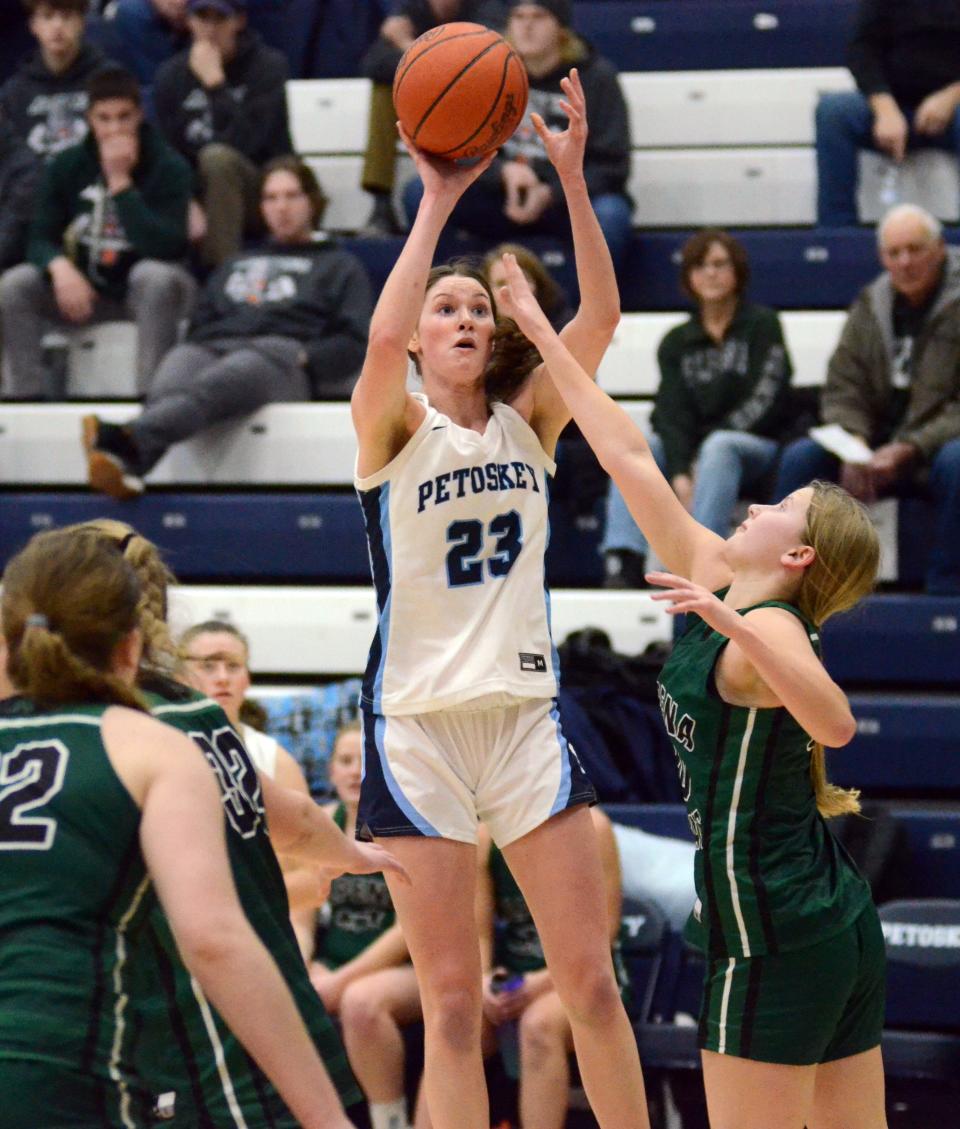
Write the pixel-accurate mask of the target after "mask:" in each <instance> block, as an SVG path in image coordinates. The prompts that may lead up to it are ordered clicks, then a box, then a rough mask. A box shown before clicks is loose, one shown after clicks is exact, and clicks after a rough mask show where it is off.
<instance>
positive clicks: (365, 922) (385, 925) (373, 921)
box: [319, 804, 396, 968]
mask: <svg viewBox="0 0 960 1129" xmlns="http://www.w3.org/2000/svg"><path fill="white" fill-rule="evenodd" d="M333 821H334V823H336V825H337V826H338V827H339V828H340V830H341V831H342V830H343V829H344V827H346V823H347V811H346V808H345V807H344V806H343V804H338V805H337V807H336V810H335V811H334V813H333ZM328 901H329V903H330V922H329V924H328V925H327V928H326V930H325V932H324V935H323V941H322V945H321V949H320V953H319V957H320V959H321V960H322V961H323V963H324V964H325V965H326V966H327V967H328V968H339V967H340V966H341V965H344V964H346V963H347V961H349V960H353V958H354V957H355V956H359V955H360V953H362V952H363V950H364V949H365V948H367V947H368V946H369V945H372V944H373V942H374V941H375V940H376V939H377V938H378V937H379V936H380V935H381V934H382V933H385V932H386V931H387V930H388V929H389V928H390V926H391V925H393V923H394V921H395V920H396V914H395V913H394V910H393V902H392V901H391V900H390V891H389V890H388V889H387V880H386V879H385V878H384V877H383V875H382V874H341V875H340V877H339V878H335V879H334V880H333V882H332V883H331V884H330V897H329V899H328Z"/></svg>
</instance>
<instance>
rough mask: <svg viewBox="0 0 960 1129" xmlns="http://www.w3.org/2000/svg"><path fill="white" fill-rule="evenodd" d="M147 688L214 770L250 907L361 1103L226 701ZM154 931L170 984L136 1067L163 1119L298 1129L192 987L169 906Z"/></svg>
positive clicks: (154, 1002) (177, 688) (306, 1016)
mask: <svg viewBox="0 0 960 1129" xmlns="http://www.w3.org/2000/svg"><path fill="white" fill-rule="evenodd" d="M147 686H149V687H150V688H149V689H146V688H145V697H146V699H147V704H148V705H149V707H150V712H151V713H152V714H153V716H154V717H156V718H158V719H159V720H161V721H164V722H166V723H167V724H168V725H172V726H174V727H175V728H176V729H179V730H181V731H182V732H183V733H186V734H187V735H188V736H189V737H191V738H192V739H193V740H194V741H195V742H196V743H197V744H198V745H199V746H200V749H201V750H202V751H203V754H204V756H205V757H206V758H207V762H208V763H209V765H210V767H211V768H212V769H213V772H214V775H215V777H216V779H217V783H218V785H219V787H220V792H221V797H222V801H223V808H224V814H225V816H226V821H227V847H228V851H229V856H230V864H231V867H232V870H233V876H234V881H235V882H236V884H237V890H238V892H239V894H240V904H241V905H242V906H243V909H244V912H245V913H246V915H247V919H248V920H249V921H250V924H251V925H252V926H253V928H254V930H255V932H256V933H257V936H259V938H260V939H261V941H263V943H264V945H265V946H266V948H267V949H268V950H269V951H270V953H272V954H273V958H274V960H275V961H276V962H277V966H278V967H279V969H280V971H281V973H282V975H283V978H284V980H285V981H286V983H287V985H288V987H289V988H290V991H291V992H292V993H293V997H294V999H295V1001H296V1004H297V1007H298V1009H299V1010H300V1014H301V1015H302V1016H303V1020H304V1022H305V1023H306V1025H307V1029H308V1030H309V1032H310V1034H311V1036H312V1038H313V1041H314V1045H315V1046H316V1048H317V1051H318V1052H319V1054H320V1056H321V1058H322V1059H323V1061H324V1064H325V1065H326V1067H327V1070H328V1072H329V1073H330V1076H331V1079H332V1080H333V1082H334V1085H335V1086H336V1088H337V1090H338V1092H339V1094H340V1098H341V1101H342V1102H343V1104H344V1105H345V1106H348V1105H351V1104H353V1103H354V1102H357V1101H359V1100H360V1098H361V1094H360V1091H359V1090H358V1089H357V1086H356V1083H355V1082H354V1080H353V1076H352V1075H351V1073H350V1068H349V1065H348V1064H347V1059H346V1054H345V1053H344V1050H343V1046H342V1044H341V1042H340V1038H339V1036H338V1034H337V1032H336V1029H335V1028H334V1026H333V1024H332V1023H331V1021H330V1019H329V1017H328V1016H327V1014H326V1011H325V1010H324V1007H323V1004H322V1003H321V1002H320V1000H319V998H318V996H317V993H316V992H315V991H314V989H313V986H312V985H311V983H310V980H309V977H308V975H307V970H306V968H305V966H304V963H303V957H302V956H301V954H300V949H299V946H298V945H297V940H296V936H295V934H294V932H293V928H292V926H291V924H290V911H289V906H288V903H287V895H286V888H285V886H284V883H283V875H282V874H281V873H280V867H279V864H278V863H277V858H276V855H275V854H274V850H273V847H272V845H271V842H270V836H269V834H268V832H267V823H266V818H265V814H264V808H263V800H262V794H261V784H260V779H259V777H258V774H257V770H256V768H255V767H254V765H253V762H252V761H251V760H250V758H249V756H248V754H247V751H246V749H245V748H244V747H243V743H242V741H241V740H240V738H239V737H238V735H237V733H236V731H235V730H234V728H233V726H232V725H231V724H230V722H229V720H228V718H227V716H226V714H225V713H224V712H223V710H222V709H221V707H220V706H219V705H217V704H216V702H213V701H211V700H210V699H209V698H204V697H203V696H202V695H200V694H197V693H196V692H195V691H193V690H190V689H188V688H187V687H185V686H182V685H181V684H180V683H177V682H174V681H173V680H172V679H167V680H162V679H160V678H159V677H157V676H154V677H153V678H151V679H150V680H149V681H148V682H147ZM160 691H162V693H160ZM153 926H154V934H155V936H156V937H157V938H158V942H159V943H158V945H157V949H156V954H155V955H156V959H157V965H158V966H159V969H160V978H159V982H158V983H156V984H154V985H153V987H154V991H153V992H150V993H148V992H143V993H141V994H140V995H141V998H143V999H149V1000H150V1001H151V1003H150V1006H147V1007H141V1008H140V1009H139V1018H140V1019H141V1020H142V1024H141V1030H140V1037H139V1039H138V1041H137V1043H136V1045H135V1048H134V1060H135V1062H136V1063H137V1066H138V1070H139V1073H140V1074H141V1075H142V1076H143V1077H144V1078H145V1079H147V1080H148V1081H149V1082H150V1084H151V1085H152V1087H153V1089H154V1094H155V1108H156V1109H157V1112H158V1114H159V1115H161V1116H163V1117H164V1119H165V1120H167V1121H169V1122H170V1123H171V1124H172V1125H174V1126H177V1127H178V1129H179V1127H180V1126H184V1127H185V1129H186V1127H189V1129H194V1127H196V1129H207V1127H208V1126H209V1127H210V1129H213V1127H216V1129H220V1127H221V1126H223V1127H229V1129H234V1127H236V1129H244V1127H247V1126H249V1127H250V1129H254V1127H259V1126H262V1127H264V1129H266V1127H270V1129H274V1127H275V1129H296V1126H297V1122H296V1121H295V1119H294V1118H293V1116H292V1114H291V1113H290V1112H289V1110H288V1109H287V1107H286V1105H285V1103H284V1102H283V1100H282V1099H281V1098H280V1096H279V1094H278V1093H277V1092H276V1090H275V1089H274V1087H273V1086H272V1085H271V1083H270V1082H269V1081H268V1080H267V1078H266V1077H265V1075H264V1073H263V1071H262V1070H261V1069H260V1068H259V1067H258V1066H257V1064H256V1063H255V1062H253V1061H252V1059H251V1058H250V1056H249V1055H248V1054H247V1053H246V1051H245V1050H244V1048H243V1047H242V1046H241V1044H240V1043H239V1042H238V1040H237V1039H236V1038H235V1037H234V1035H233V1034H232V1033H231V1031H230V1029H229V1028H228V1027H227V1025H226V1024H225V1023H224V1021H223V1020H222V1018H221V1017H220V1016H219V1015H218V1013H217V1011H216V1009H215V1008H213V1007H212V1006H211V1005H210V1003H209V1002H208V1001H207V1000H206V998H205V997H204V995H203V993H202V992H201V991H199V990H198V988H197V986H196V985H195V984H194V983H193V982H192V978H191V976H190V974H189V972H188V971H187V970H186V969H185V968H184V967H183V964H182V962H181V961H180V960H179V958H178V955H177V950H176V946H175V942H174V939H173V936H172V934H171V932H170V929H169V926H168V925H167V923H166V920H165V917H164V914H163V911H162V910H161V909H159V908H157V910H156V911H155V918H154V921H153ZM171 1030H172V1032H173V1037H172V1038H171Z"/></svg>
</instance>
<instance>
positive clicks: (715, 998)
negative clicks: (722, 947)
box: [698, 903, 886, 1066]
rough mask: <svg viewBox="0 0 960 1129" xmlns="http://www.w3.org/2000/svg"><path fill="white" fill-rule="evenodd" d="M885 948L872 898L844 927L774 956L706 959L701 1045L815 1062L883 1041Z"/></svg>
mask: <svg viewBox="0 0 960 1129" xmlns="http://www.w3.org/2000/svg"><path fill="white" fill-rule="evenodd" d="M885 966H886V955H885V950H884V943H883V932H882V931H881V928H880V919H879V917H878V916H877V911H876V907H875V906H874V905H873V903H871V904H870V905H868V906H867V907H866V909H864V911H863V912H862V913H861V914H860V916H859V917H858V918H857V919H856V920H855V921H854V922H853V924H852V925H849V926H847V928H846V929H844V930H843V931H842V932H840V933H837V934H835V935H834V936H833V937H830V938H828V939H827V940H826V941H822V942H821V943H820V944H817V945H811V946H809V947H807V948H803V949H797V950H795V951H793V952H786V953H778V954H776V955H775V956H769V955H766V956H756V957H748V958H736V957H723V958H721V959H719V960H712V961H708V962H707V969H706V975H705V977H704V986H703V1002H702V1004H701V1010H700V1030H699V1039H698V1044H699V1046H700V1047H701V1048H702V1049H704V1050H708V1051H716V1052H717V1053H718V1054H728V1055H735V1056H736V1057H738V1058H749V1059H753V1060H755V1061H757V1062H778V1063H783V1064H786V1065H790V1066H810V1065H813V1064H815V1063H820V1062H834V1061H835V1060H837V1059H841V1058H848V1057H849V1056H850V1055H855V1054H860V1053H861V1052H863V1051H867V1050H870V1049H871V1048H872V1047H876V1046H878V1045H879V1043H880V1035H881V1032H882V1030H883V1013H884V1003H885V987H886V985H885V977H884V973H885Z"/></svg>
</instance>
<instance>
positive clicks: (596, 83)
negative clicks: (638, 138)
mask: <svg viewBox="0 0 960 1129" xmlns="http://www.w3.org/2000/svg"><path fill="white" fill-rule="evenodd" d="M579 43H580V51H581V56H580V58H579V59H577V61H576V62H575V63H573V64H571V63H567V62H565V63H563V64H562V65H561V66H559V67H557V69H556V70H555V71H552V72H551V73H550V74H548V75H544V76H543V77H542V78H537V79H534V78H531V79H530V100H529V102H528V103H527V112H526V114H525V115H524V118H523V121H522V122H521V123H520V125H519V126H518V127H517V131H516V133H514V135H513V137H511V138H510V140H509V141H507V142H506V143H505V144H504V145H503V146H502V148H501V149H500V153H499V155H498V156H497V158H496V159H495V160H494V162H493V164H492V165H491V166H490V168H489V169H487V171H486V172H485V173H484V174H483V176H481V177H480V180H479V182H478V183H479V184H481V185H482V186H483V187H484V188H486V189H487V190H488V191H491V192H499V193H502V192H503V179H502V172H501V166H502V163H503V161H505V160H506V161H515V160H517V159H518V158H521V159H523V160H525V161H526V162H527V164H529V165H530V167H531V168H532V169H533V171H534V172H535V173H536V174H537V176H538V178H539V179H540V180H541V181H543V182H544V183H545V184H549V185H550V187H551V188H552V189H553V190H554V199H556V200H558V201H559V200H560V198H561V193H562V190H561V188H560V178H559V177H558V176H557V170H556V169H555V168H554V167H553V165H551V164H550V161H549V159H548V157H547V155H546V153H545V152H544V148H543V143H542V142H541V140H540V138H539V136H538V135H537V131H536V130H535V129H534V128H533V123H532V122H531V120H530V114H531V112H532V111H534V110H535V111H536V112H537V113H538V114H540V116H541V117H542V118H543V120H544V121H545V122H546V124H547V126H548V127H550V128H551V129H555V130H557V129H566V126H567V120H568V119H567V116H566V114H564V112H563V110H561V109H560V99H561V98H564V97H565V95H564V93H563V91H562V90H561V89H560V79H561V78H565V77H566V76H567V74H569V72H570V67H571V65H573V66H576V67H577V69H578V71H579V72H580V81H581V83H582V84H583V94H584V97H585V98H586V102H587V117H588V120H589V123H590V131H589V133H588V135H587V148H586V151H585V153H584V155H583V172H584V176H585V178H586V181H587V191H588V192H589V193H590V195H591V196H597V195H599V194H601V193H608V192H623V193H625V192H626V190H627V178H628V177H629V175H630V125H629V121H628V118H627V103H626V100H625V99H624V97H623V91H622V90H621V89H620V81H619V79H618V77H617V71H616V69H615V68H614V66H613V64H612V63H610V62H608V61H607V60H606V59H605V58H603V56H602V55H597V54H595V53H594V51H593V48H592V47H590V46H589V44H587V43H584V42H583V41H579Z"/></svg>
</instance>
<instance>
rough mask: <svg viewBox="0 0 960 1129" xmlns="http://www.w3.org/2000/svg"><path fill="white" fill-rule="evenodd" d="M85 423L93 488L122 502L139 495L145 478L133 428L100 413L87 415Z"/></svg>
mask: <svg viewBox="0 0 960 1129" xmlns="http://www.w3.org/2000/svg"><path fill="white" fill-rule="evenodd" d="M82 426H83V449H84V451H85V452H86V455H87V482H88V483H89V485H90V487H91V488H92V489H93V490H99V491H100V492H101V493H102V494H109V495H110V497H111V498H117V499H119V500H120V501H125V500H126V499H128V498H139V497H140V495H141V494H142V493H143V490H144V486H143V479H142V478H141V477H140V475H139V474H138V473H137V471H136V458H137V450H136V447H135V446H134V444H133V440H132V439H131V438H130V433H129V431H127V429H126V428H125V427H121V426H120V425H119V424H116V423H104V422H103V421H102V420H101V419H98V418H97V417H96V416H84V417H83V422H82Z"/></svg>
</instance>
